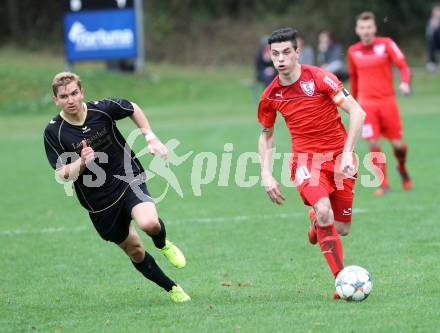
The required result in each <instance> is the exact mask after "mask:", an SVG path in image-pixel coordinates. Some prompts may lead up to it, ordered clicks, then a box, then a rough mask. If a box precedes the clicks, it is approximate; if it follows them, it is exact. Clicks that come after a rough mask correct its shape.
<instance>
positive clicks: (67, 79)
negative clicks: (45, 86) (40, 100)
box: [52, 72, 82, 96]
mask: <svg viewBox="0 0 440 333" xmlns="http://www.w3.org/2000/svg"><path fill="white" fill-rule="evenodd" d="M71 82H76V84H77V85H78V87H79V89H82V87H81V79H80V78H79V76H78V75H76V74H75V73H71V72H61V73H58V74H56V75H55V76H54V77H53V80H52V91H53V95H54V96H56V95H57V93H58V88H59V87H65V86H67V85H68V84H69V83H71Z"/></svg>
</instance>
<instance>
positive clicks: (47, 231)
mask: <svg viewBox="0 0 440 333" xmlns="http://www.w3.org/2000/svg"><path fill="white" fill-rule="evenodd" d="M366 211H367V210H365V209H361V208H356V209H354V210H353V212H354V213H356V214H359V213H365V212H366ZM304 216H306V213H305V212H296V213H281V214H261V215H236V216H219V217H200V218H186V219H176V220H175V219H170V220H169V221H170V222H171V223H172V224H175V223H176V224H180V223H191V222H193V223H218V222H240V221H249V220H263V219H264V220H273V219H291V218H294V217H304ZM88 229H89V227H88V226H85V225H81V226H78V227H74V228H66V227H48V228H40V229H12V230H0V236H18V235H32V234H42V235H44V234H52V233H71V232H83V231H85V230H88Z"/></svg>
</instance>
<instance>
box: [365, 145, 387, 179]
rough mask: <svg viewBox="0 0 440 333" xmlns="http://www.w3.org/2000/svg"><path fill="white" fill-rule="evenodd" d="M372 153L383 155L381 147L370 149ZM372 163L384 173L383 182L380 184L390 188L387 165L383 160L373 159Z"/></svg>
mask: <svg viewBox="0 0 440 333" xmlns="http://www.w3.org/2000/svg"><path fill="white" fill-rule="evenodd" d="M370 153H382V149H380V147H373V148H370ZM371 163H372V164H373V165H374V166H375V167H377V168H379V169H380V170H381V171H382V173H383V180H382V183H381V184H380V186H381V187H388V186H389V185H388V178H387V163H386V161H385V160H384V159H383V158H378V157H373V156H372V157H371Z"/></svg>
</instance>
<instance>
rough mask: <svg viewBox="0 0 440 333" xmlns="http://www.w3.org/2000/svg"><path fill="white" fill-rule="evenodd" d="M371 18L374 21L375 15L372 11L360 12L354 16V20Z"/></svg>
mask: <svg viewBox="0 0 440 333" xmlns="http://www.w3.org/2000/svg"><path fill="white" fill-rule="evenodd" d="M368 20H373V21H375V22H376V17H375V16H374V13H373V12H362V13H360V14H359V15H358V16H357V17H356V21H368Z"/></svg>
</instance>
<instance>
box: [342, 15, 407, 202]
mask: <svg viewBox="0 0 440 333" xmlns="http://www.w3.org/2000/svg"><path fill="white" fill-rule="evenodd" d="M376 31H377V28H376V23H375V19H374V14H373V13H371V12H363V13H361V14H360V15H359V16H358V17H357V21H356V34H357V35H358V36H359V38H360V42H357V43H356V44H354V45H352V46H351V47H350V48H349V49H348V66H349V75H350V85H351V94H352V96H353V97H354V98H357V100H358V101H359V104H360V105H361V106H362V108H363V109H364V110H365V112H366V113H367V117H366V119H365V124H364V128H363V130H362V136H363V138H364V139H366V140H367V141H368V143H369V146H370V152H371V153H376V154H372V155H371V157H372V163H373V165H375V166H376V167H377V168H378V170H381V171H382V173H383V181H382V183H381V186H380V188H379V189H377V190H376V191H375V192H374V194H375V195H383V194H384V193H386V192H387V191H388V190H389V184H388V179H387V173H386V161H385V159H383V158H376V157H374V156H377V153H381V152H382V150H381V148H380V143H379V139H380V137H381V136H384V137H385V138H386V139H388V140H389V141H390V142H391V144H392V146H393V149H394V155H395V156H396V158H397V161H398V166H397V170H398V171H399V173H400V176H401V178H402V184H403V188H404V189H405V190H409V189H411V187H412V183H411V179H410V177H409V175H408V172H407V170H406V166H405V161H406V150H407V148H406V147H407V146H406V144H405V143H404V142H403V141H402V134H403V133H402V132H403V130H402V121H401V120H400V115H399V108H398V106H397V101H396V96H395V94H394V87H393V73H392V64H393V63H394V64H395V65H396V66H397V67H398V68H399V70H400V78H401V82H402V83H401V84H400V87H399V89H400V92H401V94H402V95H408V94H409V93H410V87H409V82H410V71H409V68H408V65H407V64H406V61H405V56H404V55H403V53H402V52H401V51H400V49H399V47H398V46H397V45H396V43H394V42H393V41H392V40H391V39H390V38H387V37H376Z"/></svg>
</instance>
